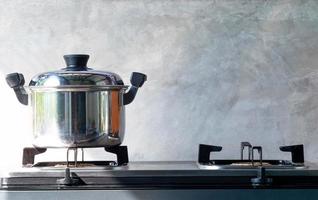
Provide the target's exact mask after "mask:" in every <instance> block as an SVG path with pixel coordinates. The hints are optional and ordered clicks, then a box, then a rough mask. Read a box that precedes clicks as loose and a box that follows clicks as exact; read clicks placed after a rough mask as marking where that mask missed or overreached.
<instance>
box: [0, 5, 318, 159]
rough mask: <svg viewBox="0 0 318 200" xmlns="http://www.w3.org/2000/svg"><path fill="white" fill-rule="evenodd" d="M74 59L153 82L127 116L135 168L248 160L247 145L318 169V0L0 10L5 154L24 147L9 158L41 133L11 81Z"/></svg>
mask: <svg viewBox="0 0 318 200" xmlns="http://www.w3.org/2000/svg"><path fill="white" fill-rule="evenodd" d="M69 53H88V54H90V55H91V59H90V62H89V65H90V66H92V67H94V68H95V69H100V70H107V71H113V72H116V73H118V74H120V75H121V76H122V77H123V79H124V80H126V83H129V76H130V73H131V72H132V71H140V72H144V73H146V74H147V75H148V79H149V81H148V82H147V83H146V84H145V85H144V87H143V88H142V89H141V90H140V93H139V94H138V97H137V98H136V100H135V102H134V103H133V104H131V105H129V106H127V110H126V111H127V128H126V138H125V142H124V143H125V144H126V145H129V149H130V157H131V160H195V159H196V158H197V149H198V144H199V143H208V144H216V145H222V146H223V147H224V150H223V151H222V153H218V154H217V155H216V157H218V158H220V157H223V156H224V157H226V158H230V157H236V158H238V156H239V145H240V142H241V141H245V140H247V141H250V142H251V143H252V144H254V145H262V146H263V147H264V157H265V158H278V157H283V158H286V159H288V158H289V155H288V153H281V152H279V151H278V146H280V145H288V144H298V143H303V144H304V145H305V153H306V155H305V156H306V160H308V161H309V160H310V161H313V162H318V156H317V152H318V123H317V121H318V68H317V63H318V1H315V0H280V1H277V0H249V1H248V0H226V1H223V0H219V1H218V0H214V1H212V0H211V1H208V0H201V1H200V0H193V1H185V0H180V1H166V0H162V1H150V0H149V1H146V0H132V1H107V0H96V1H85V0H70V1H64V0H55V1H49V0H44V1H43V0H31V1H22V0H14V1H11V0H1V1H0V66H1V67H0V74H1V75H0V78H1V80H0V88H1V93H2V94H3V95H2V96H1V99H0V110H1V112H2V114H1V117H0V120H1V123H2V124H3V125H2V126H3V131H1V138H2V139H1V140H2V141H1V142H0V144H1V147H0V148H3V149H8V148H9V149H16V150H14V151H13V152H12V153H11V154H10V156H7V158H9V157H10V158H15V157H16V158H17V159H15V160H18V161H19V162H20V157H21V151H20V150H18V148H21V147H22V146H23V145H25V144H26V143H27V142H28V140H29V138H31V137H32V133H31V122H30V116H29V115H28V112H29V110H28V109H27V108H24V107H23V106H22V105H20V104H19V103H18V102H17V101H16V99H15V96H14V94H13V92H12V91H11V90H10V89H9V88H8V87H7V86H6V84H5V81H4V80H3V79H4V75H5V74H7V73H10V72H14V71H19V72H22V73H24V74H25V77H26V79H27V80H30V78H31V77H32V76H33V75H35V74H36V73H39V72H44V71H50V70H55V69H57V68H62V67H63V66H64V61H63V59H62V56H63V55H64V54H69ZM29 122H30V123H29ZM88 154H89V155H90V156H91V157H104V155H103V154H102V151H100V150H92V151H89V152H88ZM0 155H2V156H6V155H5V153H4V152H2V153H0ZM63 156H64V154H63ZM63 158H64V157H63ZM12 162H13V161H12Z"/></svg>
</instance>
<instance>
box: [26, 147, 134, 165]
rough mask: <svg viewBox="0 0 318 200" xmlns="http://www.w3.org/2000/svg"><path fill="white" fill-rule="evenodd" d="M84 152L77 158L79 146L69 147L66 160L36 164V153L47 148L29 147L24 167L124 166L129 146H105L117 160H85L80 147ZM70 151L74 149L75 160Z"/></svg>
mask: <svg viewBox="0 0 318 200" xmlns="http://www.w3.org/2000/svg"><path fill="white" fill-rule="evenodd" d="M80 149H81V152H82V156H81V157H82V159H81V161H78V160H77V154H78V148H68V149H67V155H66V162H39V163H36V164H34V158H35V156H36V155H38V154H41V153H44V152H46V150H47V149H46V148H37V147H27V148H24V149H23V159H22V165H23V167H57V168H60V167H63V168H65V167H75V168H76V167H97V166H112V167H115V166H123V165H126V164H128V162H129V158H128V148H127V146H114V147H105V148H104V149H105V151H106V152H109V153H113V154H116V156H117V161H84V148H80ZM69 151H74V161H72V162H71V161H69Z"/></svg>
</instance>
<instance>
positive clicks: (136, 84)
mask: <svg viewBox="0 0 318 200" xmlns="http://www.w3.org/2000/svg"><path fill="white" fill-rule="evenodd" d="M146 81H147V75H145V74H142V73H139V72H133V73H132V74H131V77H130V83H131V87H130V89H129V91H128V92H127V93H125V94H124V105H128V104H130V103H131V102H133V100H134V99H135V97H136V94H137V91H138V89H139V88H140V87H142V86H143V84H144V83H145V82H146Z"/></svg>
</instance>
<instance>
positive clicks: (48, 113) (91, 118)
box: [6, 54, 147, 147]
mask: <svg viewBox="0 0 318 200" xmlns="http://www.w3.org/2000/svg"><path fill="white" fill-rule="evenodd" d="M64 59H65V61H66V65H67V67H66V68H64V69H61V70H59V71H53V72H46V73H42V74H39V75H37V76H35V77H34V78H33V79H32V80H31V82H30V84H29V86H28V87H24V83H25V81H24V77H23V75H22V74H20V73H12V74H9V75H7V78H6V80H7V83H8V84H9V86H10V87H11V88H13V89H14V91H15V93H16V96H17V98H18V100H19V101H20V103H22V104H24V105H29V104H30V105H31V106H32V110H33V136H34V142H33V145H34V146H36V147H109V146H115V145H120V144H121V143H122V141H123V139H124V134H125V105H127V104H129V103H131V102H132V101H133V100H134V98H135V96H136V93H137V90H138V88H139V87H141V86H142V85H143V84H144V82H145V81H146V79H147V77H146V75H144V74H141V73H137V72H133V73H132V76H131V84H132V85H131V87H130V89H129V91H128V92H127V93H125V91H126V90H127V89H128V86H126V85H124V83H123V81H122V79H121V78H120V76H118V75H117V74H115V73H111V72H105V71H95V70H93V69H91V68H88V67H87V65H86V64H87V61H88V59H89V56H88V55H82V54H75V55H66V56H64ZM29 102H30V103H29Z"/></svg>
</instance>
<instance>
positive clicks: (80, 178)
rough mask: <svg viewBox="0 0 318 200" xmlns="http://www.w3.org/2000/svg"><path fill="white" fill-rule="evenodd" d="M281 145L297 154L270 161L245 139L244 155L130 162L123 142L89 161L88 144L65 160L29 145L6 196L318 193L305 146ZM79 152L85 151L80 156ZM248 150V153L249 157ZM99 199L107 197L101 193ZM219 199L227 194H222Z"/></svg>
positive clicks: (5, 179)
mask: <svg viewBox="0 0 318 200" xmlns="http://www.w3.org/2000/svg"><path fill="white" fill-rule="evenodd" d="M277 149H280V150H281V151H285V152H290V154H291V159H290V160H271V159H266V160H264V159H263V151H262V148H261V147H260V146H252V145H251V144H250V143H248V142H242V143H241V148H240V151H241V156H240V158H238V159H230V160H226V159H213V155H214V153H216V152H219V153H221V152H220V151H221V150H222V147H220V146H214V145H204V144H201V145H199V151H198V160H197V161H169V162H129V159H128V148H127V147H126V146H117V147H114V148H105V152H106V153H107V152H110V153H114V154H116V155H117V159H116V160H114V161H85V158H84V150H85V149H74V148H72V149H68V150H67V156H66V157H67V158H66V161H65V162H37V163H34V157H35V156H36V155H38V154H40V153H44V152H45V151H46V149H39V148H25V149H24V153H23V167H21V168H17V169H12V170H10V171H7V172H1V178H0V181H1V182H0V183H1V185H0V189H1V190H0V191H1V192H2V193H5V194H6V195H7V194H21V193H15V192H26V191H27V192H32V194H33V195H34V198H33V199H39V198H38V197H37V195H38V194H40V193H38V192H41V191H42V192H43V191H45V192H47V193H48V194H49V193H50V194H51V193H52V194H53V193H54V194H55V192H56V191H69V192H75V191H95V192H96V191H103V192H104V194H107V196H112V194H114V191H122V193H120V195H122V194H125V192H126V193H127V192H128V191H130V192H129V194H131V193H133V194H135V193H134V192H136V193H138V195H141V196H143V195H146V196H147V195H155V194H156V193H157V192H158V191H161V193H159V194H157V196H156V197H153V198H151V197H152V196H151V197H150V196H148V199H149V198H151V199H160V198H159V197H161V198H164V197H165V198H167V199H176V198H177V199H178V198H181V197H182V198H184V199H193V198H190V197H193V196H192V195H193V194H196V195H197V196H201V197H202V199H210V198H211V196H213V195H217V194H218V192H220V191H231V193H228V192H224V195H225V196H224V199H226V198H225V197H226V195H227V196H228V195H230V196H231V195H234V194H236V195H240V194H237V190H238V189H240V191H241V190H244V191H249V192H251V194H250V195H252V196H253V198H254V197H255V195H256V196H259V195H260V193H262V192H264V191H273V190H277V189H278V190H279V191H280V192H279V195H289V194H288V191H290V190H291V189H297V190H302V192H303V193H304V192H305V193H306V192H307V193H308V192H309V191H310V192H309V194H308V195H314V196H316V195H318V192H317V191H316V190H318V168H317V167H316V166H315V165H309V164H306V163H305V162H304V146H303V145H293V146H282V147H280V148H277ZM71 151H73V152H74V157H75V158H76V159H75V160H73V161H69V153H70V152H71ZM78 152H81V154H80V155H81V156H80V157H81V159H79V160H77V156H78ZM244 153H246V154H247V156H245V157H246V158H244ZM124 191H125V192H124ZM181 191H183V192H181ZM190 191H191V192H190ZM199 191H201V192H200V193H199ZM261 191H262V192H261ZM286 191H287V193H286ZM1 192H0V197H1V194H2V193H1ZM10 192H11V193H10ZM189 192H190V193H189ZM281 192H282V193H281ZM115 193H116V192H115ZM187 193H188V195H186V196H184V194H187ZM254 193H255V195H254ZM256 193H257V194H256ZM305 193H304V194H305ZM168 194H169V195H168ZM202 194H205V195H203V196H202ZM120 195H119V196H120ZM127 195H128V194H126V196H122V199H136V198H135V196H134V195H133V197H132V196H129V195H128V196H129V198H128V196H127ZM138 195H137V196H138ZM167 195H168V196H167ZM84 196H85V195H84ZM243 196H244V195H243ZM265 196H266V195H265ZM265 196H263V197H265ZM296 196H297V195H296V194H293V195H291V196H290V197H291V199H293V198H294V197H296ZM143 197H145V196H143ZM208 197H209V198H208ZM228 197H229V196H228ZM234 197H235V196H233V198H234ZM13 199H14V198H13ZM96 199H103V198H99V197H98V196H97V197H96ZM219 199H222V198H221V196H220V198H219ZM247 199H248V198H247ZM258 199H262V197H261V198H258ZM263 199H264V198H263Z"/></svg>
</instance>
